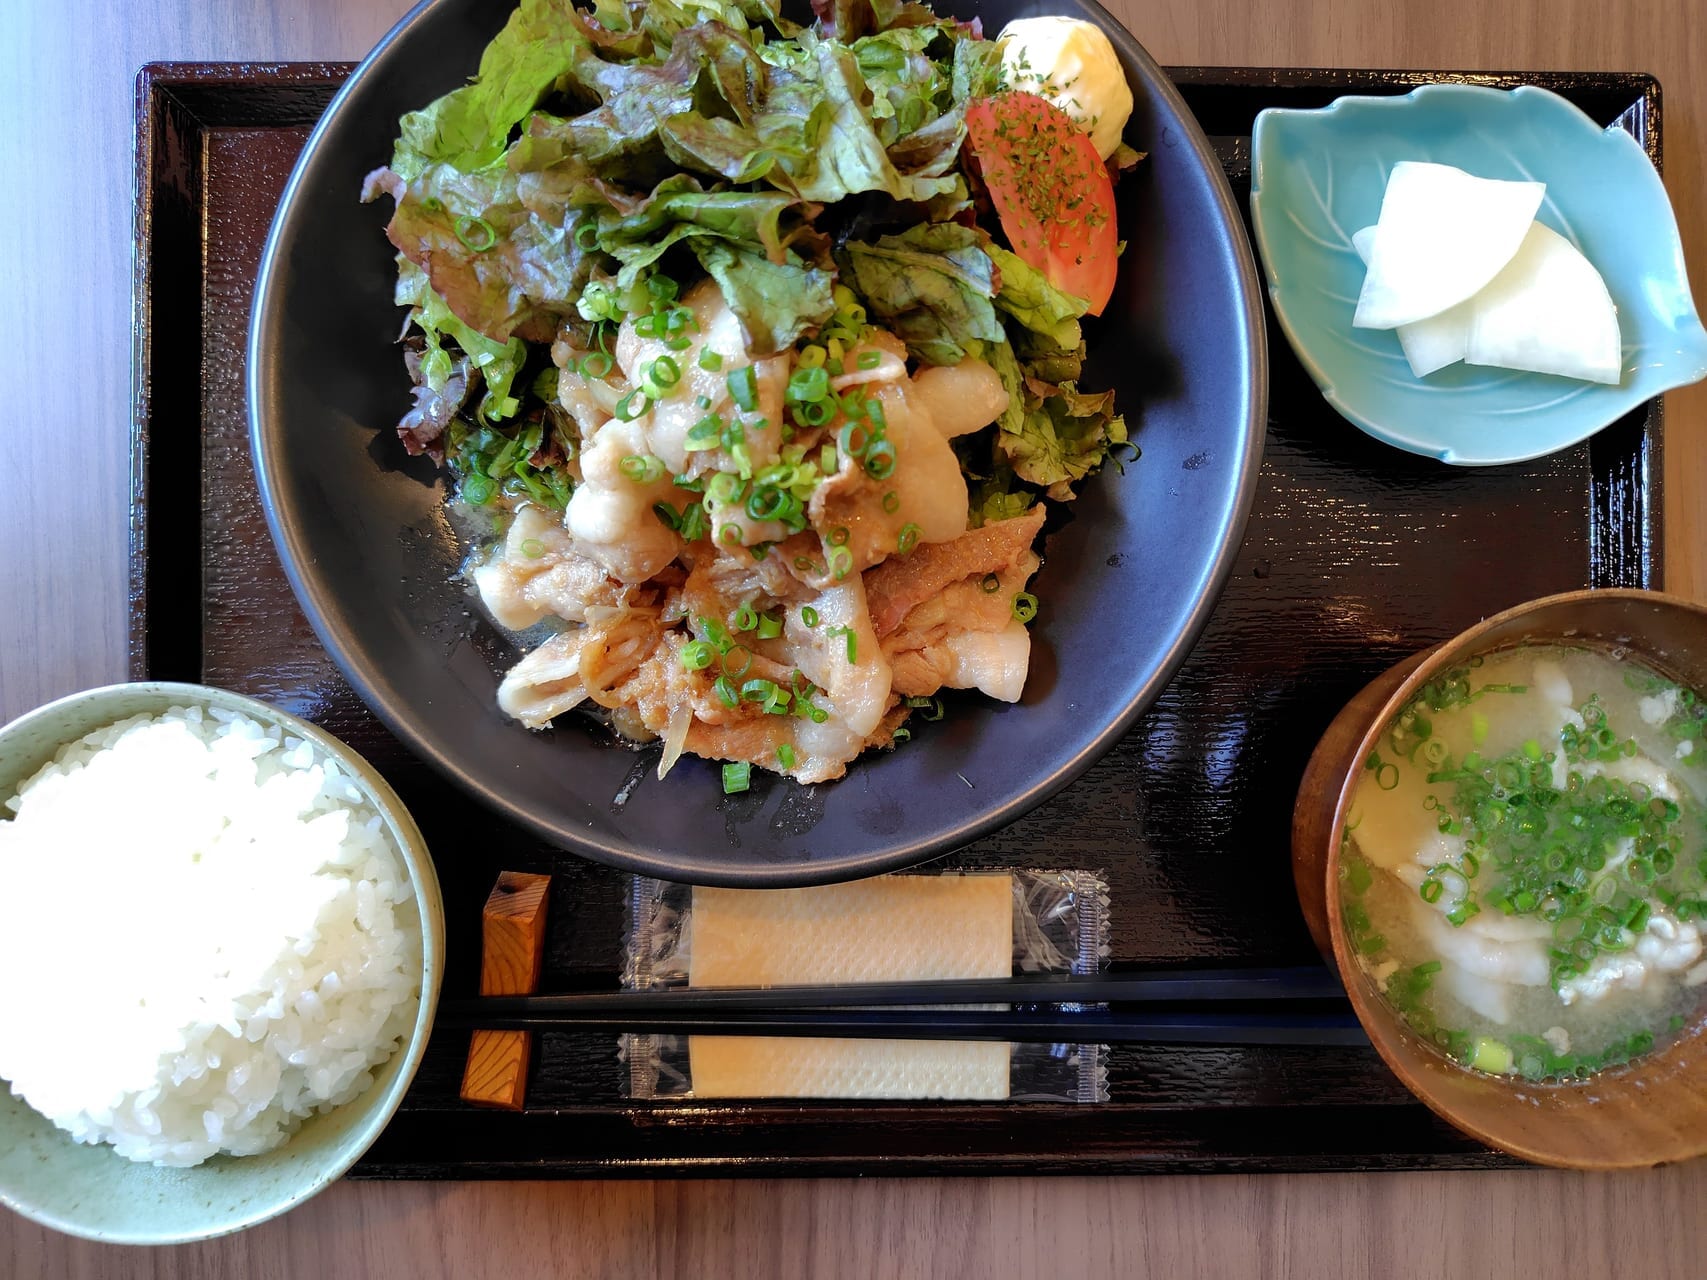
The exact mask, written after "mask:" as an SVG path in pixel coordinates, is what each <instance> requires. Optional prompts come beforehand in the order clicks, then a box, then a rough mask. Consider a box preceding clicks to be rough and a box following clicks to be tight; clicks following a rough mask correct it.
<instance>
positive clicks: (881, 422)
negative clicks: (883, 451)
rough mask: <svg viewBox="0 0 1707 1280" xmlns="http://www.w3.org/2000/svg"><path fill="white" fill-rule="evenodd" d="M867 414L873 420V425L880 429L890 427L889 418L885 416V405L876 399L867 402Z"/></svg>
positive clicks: (885, 429) (883, 429) (884, 429)
mask: <svg viewBox="0 0 1707 1280" xmlns="http://www.w3.org/2000/svg"><path fill="white" fill-rule="evenodd" d="M865 416H866V417H867V418H869V419H870V420H871V425H872V426H874V427H876V428H877V430H879V431H887V430H888V429H889V419H888V418H886V417H884V416H883V406H882V405H881V404H880V403H879V402H877V401H876V400H867V401H866V402H865Z"/></svg>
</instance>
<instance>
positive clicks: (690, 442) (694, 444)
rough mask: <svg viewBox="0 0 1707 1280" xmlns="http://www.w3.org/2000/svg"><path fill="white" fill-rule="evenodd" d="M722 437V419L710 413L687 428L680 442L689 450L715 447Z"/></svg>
mask: <svg viewBox="0 0 1707 1280" xmlns="http://www.w3.org/2000/svg"><path fill="white" fill-rule="evenodd" d="M722 438H723V419H722V418H719V417H718V416H717V415H716V414H714V413H710V414H707V415H706V416H705V417H703V418H701V419H700V420H699V421H698V422H696V423H694V424H693V426H691V427H689V428H688V433H687V435H685V436H684V437H683V438H682V444H683V445H684V446H685V447H686V448H687V449H689V450H690V451H697V450H700V449H715V448H716V447H717V444H718V441H720V440H721V439H722Z"/></svg>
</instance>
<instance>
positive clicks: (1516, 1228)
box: [0, 0, 1707, 1280]
mask: <svg viewBox="0 0 1707 1280" xmlns="http://www.w3.org/2000/svg"><path fill="white" fill-rule="evenodd" d="M503 2H504V0H492V3H494V4H497V3H503ZM407 6H408V0H282V2H280V0H150V2H149V3H148V4H145V5H143V4H133V3H130V2H129V0H125V2H123V3H121V2H120V0H106V2H105V3H103V0H58V2H51V0H0V23H3V26H4V29H5V30H6V32H7V35H6V37H5V38H4V39H3V40H0V121H3V122H4V125H3V127H0V174H3V175H5V180H6V182H7V183H8V184H12V185H10V186H9V194H8V195H7V196H6V197H4V198H0V262H3V264H4V269H3V270H0V351H5V352H8V353H9V355H8V357H7V359H8V366H7V367H8V368H9V369H10V370H11V372H10V374H9V376H8V381H7V387H8V392H7V395H6V401H7V411H6V415H5V417H6V421H5V423H4V425H3V426H0V719H9V718H11V717H13V716H16V715H18V714H19V713H21V712H23V711H25V710H28V709H29V708H30V707H32V706H35V705H36V704H38V703H40V702H43V701H45V700H47V699H48V698H51V697H54V696H57V695H59V694H62V693H66V692H70V691H72V690H75V689H79V688H84V687H87V686H90V685H96V684H103V683H107V682H109V681H113V680H118V679H122V678H123V676H124V672H125V662H124V653H123V641H124V602H125V589H124V581H125V579H124V555H125V520H126V505H125V504H126V491H127V489H126V486H127V481H126V466H127V448H128V445H127V437H128V432H129V415H130V283H131V270H130V269H131V221H130V217H131V172H132V168H131V166H132V139H133V130H132V117H131V95H132V82H133V78H134V76H135V73H136V70H137V68H138V67H139V66H140V65H142V64H143V63H145V62H150V61H155V60H169V59H182V60H263V61H264V60H289V59H354V58H357V57H360V56H361V55H362V54H363V53H364V52H366V50H367V49H368V47H369V46H370V45H371V44H372V43H373V42H374V41H375V40H376V39H377V38H378V37H379V36H380V35H381V34H382V33H383V32H384V31H385V30H386V29H387V28H388V27H389V26H390V25H391V23H392V22H393V21H395V19H396V18H397V17H398V16H399V15H400V14H401V13H402V12H403V11H404V10H405V8H407ZM1700 6H1701V0H1626V2H1625V3H1623V4H1621V5H1618V6H1611V5H1608V4H1606V3H1604V0H1113V3H1112V6H1111V7H1112V8H1113V9H1114V10H1115V12H1116V13H1118V14H1119V15H1120V16H1121V17H1122V18H1123V19H1124V20H1125V21H1126V22H1127V24H1128V25H1129V26H1130V27H1131V28H1132V29H1133V31H1134V32H1136V33H1137V35H1138V38H1139V39H1140V40H1142V41H1143V42H1144V43H1145V44H1146V45H1147V46H1148V48H1149V50H1150V52H1151V53H1152V54H1154V55H1155V57H1156V58H1157V59H1158V60H1159V61H1161V62H1163V63H1174V64H1199V63H1200V64H1263V65H1294V66H1364V67H1388V66H1390V67H1445V68H1486V69H1508V70H1509V69H1523V70H1544V69H1558V70H1588V69H1607V70H1636V71H1651V72H1654V73H1655V74H1657V75H1658V76H1659V78H1660V80H1661V82H1662V83H1663V85H1664V87H1665V139H1666V185H1667V187H1668V188H1669V189H1670V191H1671V195H1672V199H1673V201H1674V202H1675V204H1676V207H1677V213H1678V221H1679V223H1680V224H1681V225H1682V228H1683V237H1684V245H1685V252H1686V256H1687V257H1688V259H1689V260H1690V261H1691V262H1692V263H1694V264H1695V278H1696V283H1697V287H1698V289H1699V288H1702V287H1707V276H1704V275H1703V272H1707V266H1704V265H1703V264H1707V192H1704V190H1703V181H1704V173H1703V163H1704V162H1703V153H1704V150H1707V37H1703V35H1702V32H1701V28H1700V25H1699V23H1698V21H1696V19H1698V18H1699V17H1700V15H1701V7H1700ZM158 337H160V338H163V339H165V340H170V335H158ZM1704 417H1707V389H1703V388H1696V389H1694V390H1692V391H1689V392H1684V393H1680V394H1677V395H1675V396H1673V397H1672V398H1671V405H1670V414H1669V416H1668V421H1667V427H1668V430H1667V441H1666V451H1667V456H1666V520H1667V538H1666V555H1667V566H1668V568H1667V580H1668V585H1669V586H1670V588H1671V589H1672V590H1674V591H1678V592H1681V593H1685V594H1689V595H1692V596H1695V597H1698V598H1703V599H1707V554H1704V553H1703V552H1702V551H1701V550H1699V547H1700V537H1701V531H1702V530H1703V527H1704V525H1707V513H1704V510H1703V503H1704V501H1707V437H1704V436H1703V434H1702V432H1701V429H1700V427H1701V423H1702V420H1703V418H1704ZM1704 1202H1707V1163H1698V1164H1696V1165H1693V1166H1688V1167H1684V1168H1680V1169H1668V1170H1661V1171H1656V1172H1652V1173H1644V1174H1634V1175H1626V1176H1586V1175H1575V1174H1565V1173H1550V1172H1549V1173H1540V1172H1537V1173H1527V1172H1518V1173H1497V1174H1463V1173H1459V1174H1407V1175H1400V1174H1371V1175H1336V1176H1287V1177H1234V1176H1223V1177H1212V1178H1166V1179H1106V1180H1087V1179H1066V1180H1045V1179H1008V1180H992V1181H973V1180H919V1181H904V1180H880V1179H869V1180H862V1181H857V1182H856V1181H848V1182H718V1183H710V1182H660V1183H644V1182H628V1183H563V1184H516V1183H487V1184H475V1183H467V1184H389V1185H386V1184H374V1183H367V1184H361V1183H346V1184H343V1185H340V1186H337V1187H334V1188H333V1189H332V1190H330V1191H329V1192H327V1193H325V1194H324V1195H322V1196H321V1197H320V1198H318V1199H317V1200H315V1201H313V1202H311V1203H310V1204H308V1205H307V1206H305V1207H303V1208H301V1209H298V1210H297V1211H296V1212H294V1213H292V1214H290V1215H288V1216H286V1217H285V1218H283V1219H281V1220H279V1221H276V1222H273V1223H270V1224H267V1225H265V1226H262V1227H259V1228H257V1229H255V1230H253V1231H250V1232H248V1233H246V1234H244V1235H242V1236H239V1237H237V1238H235V1239H231V1240H226V1241H218V1242H214V1243H212V1244H208V1245H203V1246H196V1247H186V1248H180V1249H168V1250H120V1249H113V1248H110V1247H102V1246H95V1245H89V1244H85V1243H82V1242H79V1241H73V1240H70V1239H67V1238H65V1237H62V1236H58V1235H55V1234H53V1233H51V1232H46V1231H43V1230H41V1229H39V1228H37V1227H35V1226H33V1225H31V1224H29V1223H27V1222H25V1221H23V1220H22V1219H19V1218H17V1217H16V1216H14V1215H11V1214H7V1213H5V1212H4V1211H0V1276H4V1277H17V1278H18V1280H27V1278H29V1277H35V1276H43V1277H53V1276H72V1275H75V1276H87V1277H101V1278H102V1280H111V1278H115V1277H127V1276H144V1275H149V1276H153V1275H167V1276H178V1275H183V1276H209V1277H232V1276H239V1275H248V1274H255V1275H266V1276H285V1277H290V1276H298V1275H304V1276H307V1275H312V1276H316V1277H343V1276H362V1277H380V1278H383V1277H391V1276H410V1277H436V1276H456V1277H469V1276H475V1275H479V1274H482V1273H483V1272H484V1271H485V1270H486V1269H487V1267H488V1264H494V1265H491V1267H490V1269H491V1271H492V1273H493V1274H502V1275H503V1276H505V1277H507V1278H510V1280H527V1278H528V1277H532V1276H545V1275H554V1276H580V1275H586V1276H598V1277H610V1278H613V1280H616V1278H621V1277H652V1276H657V1277H683V1276H692V1277H694V1278H695V1280H713V1278H714V1277H721V1276H762V1275H789V1276H827V1275H832V1274H846V1275H854V1276H871V1277H876V1276H915V1275H976V1276H995V1275H1008V1274H1012V1275H1023V1276H1049V1277H1059V1278H1060V1280H1070V1278H1074V1277H1080V1276H1087V1275H1099V1276H1100V1275H1137V1274H1142V1273H1144V1272H1145V1271H1150V1270H1153V1271H1155V1272H1157V1273H1159V1274H1172V1275H1193V1274H1237V1275H1259V1274H1260V1275H1265V1276H1266V1275H1294V1274H1295V1275H1301V1276H1310V1275H1320V1274H1328V1273H1330V1272H1337V1273H1341V1274H1357V1275H1367V1274H1379V1275H1383V1276H1393V1277H1400V1276H1410V1275H1423V1274H1446V1275H1453V1276H1466V1275H1479V1274H1503V1275H1512V1274H1518V1273H1519V1272H1520V1271H1521V1272H1528V1273H1531V1274H1537V1275H1552V1274H1558V1273H1561V1272H1563V1271H1564V1269H1565V1268H1566V1266H1567V1265H1568V1266H1569V1268H1570V1270H1571V1271H1573V1272H1575V1273H1577V1274H1586V1275H1617V1274H1620V1273H1622V1272H1623V1271H1625V1270H1626V1269H1627V1268H1628V1269H1629V1270H1630V1272H1631V1273H1632V1274H1634V1273H1636V1271H1637V1270H1638V1269H1639V1270H1640V1272H1641V1274H1643V1275H1644V1277H1647V1278H1650V1280H1652V1278H1656V1277H1659V1276H1661V1275H1679V1276H1681V1275H1684V1274H1686V1268H1688V1269H1689V1271H1690V1272H1691V1273H1692V1272H1694V1271H1697V1270H1699V1268H1700V1263H1699V1258H1700V1257H1701V1254H1702V1246H1703V1245H1704V1244H1707V1229H1704V1228H1703V1226H1702V1225H1701V1224H1702V1220H1703V1215H1702V1213H1701V1211H1700V1210H1701V1206H1702V1204H1703V1203H1704Z"/></svg>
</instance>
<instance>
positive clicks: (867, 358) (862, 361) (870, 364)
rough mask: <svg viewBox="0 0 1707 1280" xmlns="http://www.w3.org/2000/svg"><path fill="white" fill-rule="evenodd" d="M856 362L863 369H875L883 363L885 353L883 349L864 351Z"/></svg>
mask: <svg viewBox="0 0 1707 1280" xmlns="http://www.w3.org/2000/svg"><path fill="white" fill-rule="evenodd" d="M855 363H856V364H858V365H859V367H860V368H861V369H875V368H877V366H878V365H880V364H882V363H883V353H882V352H881V351H862V352H860V353H859V359H858V360H857V361H856V362H855Z"/></svg>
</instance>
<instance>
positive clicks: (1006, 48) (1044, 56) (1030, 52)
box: [997, 18, 1132, 160]
mask: <svg viewBox="0 0 1707 1280" xmlns="http://www.w3.org/2000/svg"><path fill="white" fill-rule="evenodd" d="M997 40H998V42H999V43H1000V44H1001V46H1002V70H1003V71H1004V72H1005V73H1006V75H1007V81H1008V87H1009V88H1011V89H1019V90H1023V91H1024V92H1026V93H1035V94H1037V95H1038V96H1039V97H1040V98H1047V99H1049V101H1051V102H1053V103H1054V104H1055V105H1056V106H1058V107H1060V108H1061V110H1063V111H1065V112H1066V113H1067V114H1068V115H1069V116H1071V117H1072V118H1073V120H1074V122H1075V123H1076V124H1077V125H1078V126H1079V127H1080V128H1081V129H1083V130H1084V131H1085V132H1086V133H1088V134H1090V137H1091V141H1092V142H1093V143H1094V144H1095V145H1096V149H1097V154H1098V155H1100V156H1101V157H1102V158H1103V159H1104V160H1107V159H1108V158H1109V157H1110V156H1112V155H1113V154H1114V150H1115V148H1116V147H1118V146H1119V145H1120V134H1121V131H1122V130H1123V129H1125V128H1126V122H1127V120H1128V119H1130V118H1131V116H1132V90H1131V89H1130V88H1129V87H1127V84H1126V73H1125V72H1124V71H1122V70H1121V69H1120V59H1119V58H1118V57H1116V56H1115V53H1114V46H1113V45H1111V44H1110V43H1109V42H1108V37H1107V36H1105V35H1103V33H1102V31H1101V30H1100V29H1099V28H1098V27H1097V26H1096V25H1095V24H1093V23H1089V22H1084V21H1082V20H1080V19H1078V18H1018V19H1015V20H1014V21H1013V22H1010V23H1008V25H1007V26H1005V27H1003V28H1002V33H1001V35H1000V36H998V37H997Z"/></svg>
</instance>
